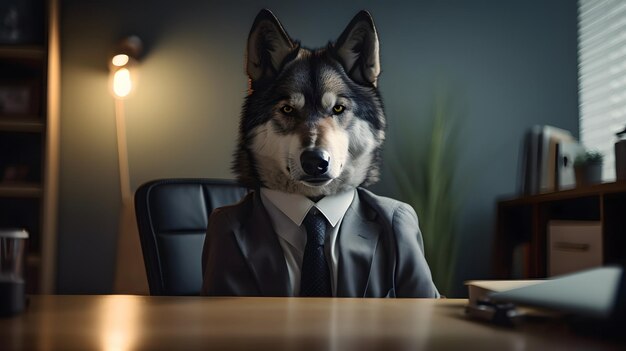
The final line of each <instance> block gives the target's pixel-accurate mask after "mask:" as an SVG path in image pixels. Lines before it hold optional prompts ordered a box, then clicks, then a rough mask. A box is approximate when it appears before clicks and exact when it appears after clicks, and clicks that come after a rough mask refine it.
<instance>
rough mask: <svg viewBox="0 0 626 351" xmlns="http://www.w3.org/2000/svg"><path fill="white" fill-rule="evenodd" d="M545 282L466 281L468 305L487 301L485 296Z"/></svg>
mask: <svg viewBox="0 0 626 351" xmlns="http://www.w3.org/2000/svg"><path fill="white" fill-rule="evenodd" d="M544 282H546V280H468V281H466V282H465V285H466V286H467V288H468V289H469V304H470V305H473V306H475V305H476V301H478V300H484V299H487V294H489V293H491V292H500V291H506V290H511V289H517V288H523V287H525V286H531V285H536V284H541V283H544Z"/></svg>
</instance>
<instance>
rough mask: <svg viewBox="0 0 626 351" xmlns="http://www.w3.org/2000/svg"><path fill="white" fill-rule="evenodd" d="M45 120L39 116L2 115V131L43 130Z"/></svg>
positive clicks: (0, 125)
mask: <svg viewBox="0 0 626 351" xmlns="http://www.w3.org/2000/svg"><path fill="white" fill-rule="evenodd" d="M43 130H44V122H43V121H42V120H41V118H39V117H37V116H30V115H29V116H23V117H22V116H20V117H14V116H11V117H9V116H7V117H4V116H0V131H3V132H32V133H36V132H41V131H43Z"/></svg>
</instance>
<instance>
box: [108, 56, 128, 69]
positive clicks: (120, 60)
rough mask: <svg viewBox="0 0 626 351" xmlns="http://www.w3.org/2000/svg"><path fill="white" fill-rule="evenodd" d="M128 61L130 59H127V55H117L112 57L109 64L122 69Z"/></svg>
mask: <svg viewBox="0 0 626 351" xmlns="http://www.w3.org/2000/svg"><path fill="white" fill-rule="evenodd" d="M129 60H130V58H129V57H128V55H125V54H119V55H115V56H113V58H112V59H111V63H113V66H117V67H122V66H125V65H126V64H127V63H128V61H129Z"/></svg>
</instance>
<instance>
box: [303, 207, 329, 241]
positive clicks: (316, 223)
mask: <svg viewBox="0 0 626 351" xmlns="http://www.w3.org/2000/svg"><path fill="white" fill-rule="evenodd" d="M304 228H305V229H306V236H307V242H312V243H315V244H316V245H318V246H321V245H324V237H325V236H326V218H324V216H323V215H322V214H321V213H320V212H319V211H318V210H317V209H316V208H312V209H311V210H310V211H309V213H308V214H307V215H306V217H305V218H304Z"/></svg>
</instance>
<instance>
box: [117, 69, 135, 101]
mask: <svg viewBox="0 0 626 351" xmlns="http://www.w3.org/2000/svg"><path fill="white" fill-rule="evenodd" d="M132 88H133V83H132V81H131V78H130V71H129V70H128V68H120V69H119V70H117V71H116V72H115V75H114V76H113V92H114V93H115V95H116V96H117V97H120V98H123V97H126V96H127V95H128V94H130V91H131V90H132Z"/></svg>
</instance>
